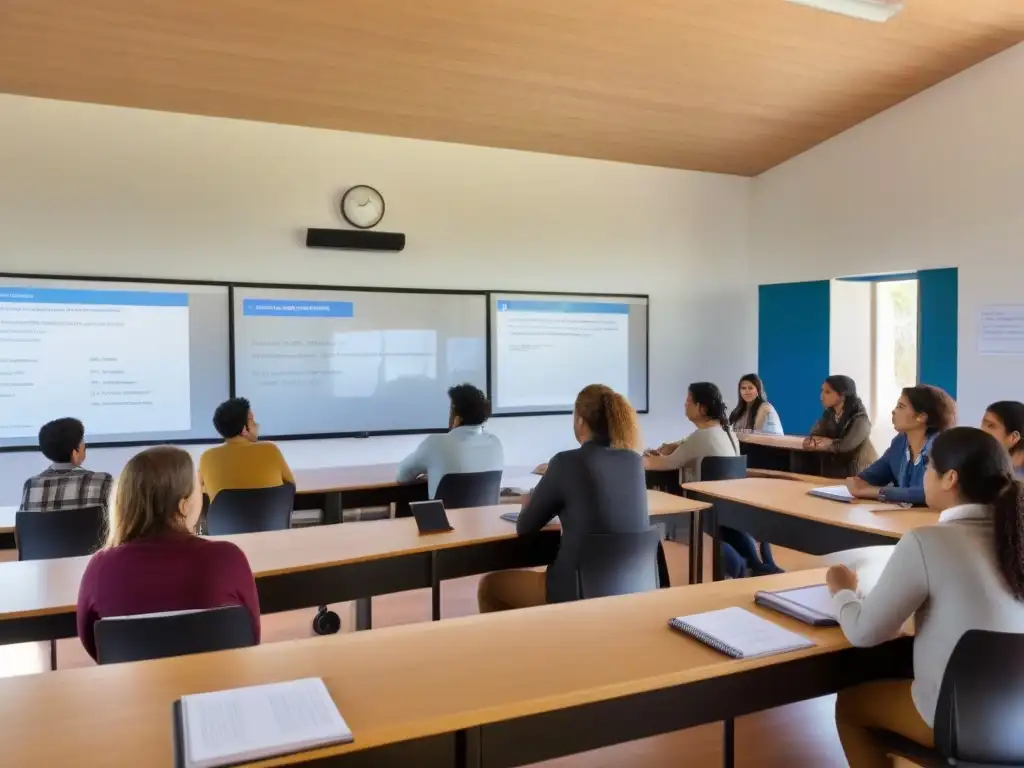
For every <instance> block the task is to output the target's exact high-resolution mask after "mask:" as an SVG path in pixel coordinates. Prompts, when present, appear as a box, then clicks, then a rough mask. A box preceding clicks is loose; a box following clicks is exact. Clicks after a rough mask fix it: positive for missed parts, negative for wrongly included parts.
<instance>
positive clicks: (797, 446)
mask: <svg viewBox="0 0 1024 768" xmlns="http://www.w3.org/2000/svg"><path fill="white" fill-rule="evenodd" d="M738 437H739V441H740V453H742V454H743V455H744V456H746V457H747V466H748V467H750V468H752V469H774V470H778V471H783V472H814V473H816V474H819V475H820V474H823V472H822V470H823V468H824V462H823V457H824V455H825V454H824V453H822V452H821V451H816V450H813V449H808V448H804V435H765V434H761V433H759V432H741V433H740V434H739V435H738Z"/></svg>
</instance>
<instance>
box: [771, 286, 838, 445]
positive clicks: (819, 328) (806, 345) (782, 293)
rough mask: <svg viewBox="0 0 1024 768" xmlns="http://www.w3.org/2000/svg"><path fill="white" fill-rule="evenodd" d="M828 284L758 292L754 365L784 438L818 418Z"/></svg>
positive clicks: (825, 353)
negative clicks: (773, 407) (780, 424)
mask: <svg viewBox="0 0 1024 768" xmlns="http://www.w3.org/2000/svg"><path fill="white" fill-rule="evenodd" d="M830 300H831V289H830V285H829V281H828V280H819V281H816V282H809V283H776V284H774V285H762V286H760V287H759V289H758V313H757V367H758V373H759V374H760V376H761V378H762V379H763V380H764V386H765V389H766V390H767V392H768V399H769V400H770V401H771V403H772V405H774V406H775V409H776V410H777V411H778V412H779V417H780V418H781V419H782V426H783V428H784V429H785V430H786V432H787V433H788V434H794V435H806V434H807V432H808V431H809V430H810V428H811V427H812V426H813V425H814V422H815V421H817V420H818V417H819V416H821V402H820V400H819V399H818V398H819V394H820V392H821V382H822V381H824V379H825V377H826V376H828V375H829V362H828V360H829V357H828V355H829V312H830Z"/></svg>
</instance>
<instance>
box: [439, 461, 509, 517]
mask: <svg viewBox="0 0 1024 768" xmlns="http://www.w3.org/2000/svg"><path fill="white" fill-rule="evenodd" d="M434 498H435V499H440V500H441V501H443V502H444V508H445V509H468V508H469V507H490V506H493V505H495V504H498V503H499V502H500V501H501V470H500V469H497V470H494V471H493V472H464V473H461V474H453V475H445V476H444V477H442V478H441V482H440V483H438V484H437V491H436V492H435V493H434Z"/></svg>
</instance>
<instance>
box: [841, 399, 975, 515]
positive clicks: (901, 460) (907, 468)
mask: <svg viewBox="0 0 1024 768" xmlns="http://www.w3.org/2000/svg"><path fill="white" fill-rule="evenodd" d="M955 423H956V403H955V402H954V401H953V398H951V397H950V396H949V395H947V394H946V393H945V392H944V391H943V390H941V389H939V388H938V387H932V386H929V385H927V384H919V385H918V386H916V387H904V388H903V393H902V394H901V395H900V399H899V400H897V401H896V407H895V408H894V409H893V411H892V425H893V427H894V428H895V429H896V431H897V432H898V433H899V434H898V435H896V437H894V438H893V440H892V443H890V444H889V447H888V449H886V451H885V453H884V454H882V458H880V459H879V460H878V461H876V462H875V463H874V464H872V465H871V466H870V467H868V468H867V469H865V470H864V471H863V472H861V473H860V474H859V475H857V476H856V477H851V478H850V479H848V480H847V481H846V486H847V488H849V490H850V493H851V494H853V495H854V496H856V497H857V498H860V499H878V500H879V501H881V502H895V503H897V504H915V505H918V506H922V505H924V473H925V469H926V468H927V466H928V451H929V450H930V449H931V445H932V442H933V441H934V440H935V437H936V435H938V434H939V433H940V432H945V431H946V430H947V429H949V428H950V427H952V426H953V425H954V424H955Z"/></svg>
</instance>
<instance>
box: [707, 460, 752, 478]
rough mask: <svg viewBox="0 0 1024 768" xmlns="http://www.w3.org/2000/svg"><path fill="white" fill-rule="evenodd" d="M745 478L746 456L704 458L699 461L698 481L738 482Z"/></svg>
mask: <svg viewBox="0 0 1024 768" xmlns="http://www.w3.org/2000/svg"><path fill="white" fill-rule="evenodd" d="M746 476H747V457H746V456H705V457H704V458H703V459H701V460H700V479H701V482H703V481H705V480H739V479H740V478H743V477H746Z"/></svg>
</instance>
